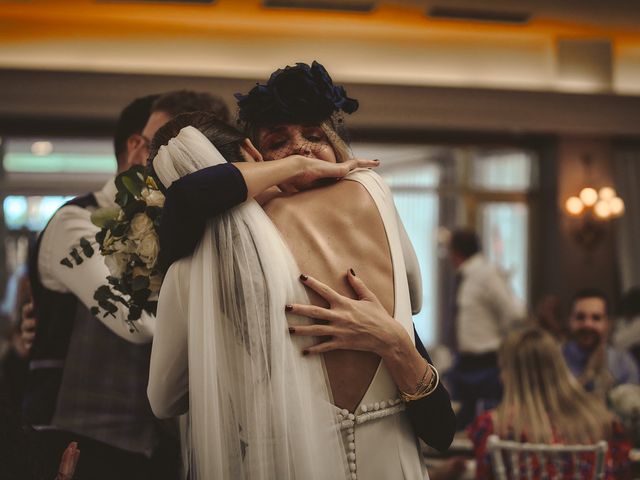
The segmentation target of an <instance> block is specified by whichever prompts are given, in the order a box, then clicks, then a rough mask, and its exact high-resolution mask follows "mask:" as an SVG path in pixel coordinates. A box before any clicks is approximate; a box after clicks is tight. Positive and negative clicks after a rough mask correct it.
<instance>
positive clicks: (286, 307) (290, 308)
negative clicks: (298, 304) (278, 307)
mask: <svg viewBox="0 0 640 480" xmlns="http://www.w3.org/2000/svg"><path fill="white" fill-rule="evenodd" d="M284 310H285V312H290V311H291V310H293V305H285V306H284Z"/></svg>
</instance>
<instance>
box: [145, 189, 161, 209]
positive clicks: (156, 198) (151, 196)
mask: <svg viewBox="0 0 640 480" xmlns="http://www.w3.org/2000/svg"><path fill="white" fill-rule="evenodd" d="M142 199H143V200H144V201H145V203H146V204H147V205H149V206H150V207H163V206H164V195H163V194H162V192H161V191H160V190H152V189H150V188H145V189H144V190H143V191H142Z"/></svg>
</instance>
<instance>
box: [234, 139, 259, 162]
mask: <svg viewBox="0 0 640 480" xmlns="http://www.w3.org/2000/svg"><path fill="white" fill-rule="evenodd" d="M240 152H241V153H242V156H243V157H244V159H245V161H247V162H264V159H263V158H262V154H261V153H260V152H259V151H258V149H257V148H256V147H254V146H253V143H251V140H249V139H248V138H245V139H244V141H243V142H242V145H240Z"/></svg>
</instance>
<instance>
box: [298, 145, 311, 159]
mask: <svg viewBox="0 0 640 480" xmlns="http://www.w3.org/2000/svg"><path fill="white" fill-rule="evenodd" d="M296 152H298V154H299V155H304V156H309V155H311V147H310V146H309V144H308V143H307V142H299V143H298V144H297V145H296Z"/></svg>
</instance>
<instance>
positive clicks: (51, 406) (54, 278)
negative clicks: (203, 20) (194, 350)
mask: <svg viewBox="0 0 640 480" xmlns="http://www.w3.org/2000/svg"><path fill="white" fill-rule="evenodd" d="M194 110H206V111H213V112H214V113H218V114H219V116H220V117H221V118H223V119H225V120H226V119H228V111H227V109H226V106H225V105H224V102H222V101H221V100H220V99H219V98H217V97H214V96H212V95H209V94H204V93H196V92H190V91H177V92H170V93H168V94H165V95H162V96H158V95H152V96H147V97H143V98H139V99H136V100H134V101H133V102H132V103H131V104H129V105H128V106H127V107H126V108H125V109H124V110H123V111H122V114H121V115H120V118H119V119H118V123H117V126H116V133H115V136H114V146H115V153H116V158H117V161H118V173H120V172H123V171H125V170H127V169H128V168H130V167H131V166H133V165H144V164H145V163H146V160H147V156H148V153H149V152H148V146H149V141H150V139H151V138H152V137H153V135H154V134H155V132H156V130H157V129H158V128H159V127H160V126H162V125H163V124H164V123H165V122H166V121H168V120H169V119H171V118H172V117H173V116H174V115H177V114H179V113H185V112H190V111H194ZM115 194H116V187H115V183H114V179H112V180H110V181H109V182H107V184H106V185H105V186H104V187H103V188H102V189H101V190H100V191H98V192H94V193H89V194H87V195H84V196H81V197H77V198H75V199H73V200H72V201H70V202H69V203H67V204H66V205H64V206H63V207H62V208H60V209H59V210H58V211H57V212H56V213H55V214H54V216H53V217H52V219H51V221H50V222H49V224H48V225H47V227H46V228H45V230H44V231H43V232H42V234H41V236H40V238H39V241H38V245H37V247H36V249H35V252H34V255H33V256H32V259H31V262H30V278H31V284H32V287H33V294H34V310H33V312H32V315H33V317H34V318H35V324H36V331H35V338H34V339H33V347H32V352H31V362H30V374H29V379H28V387H27V393H26V396H25V402H24V411H25V414H26V416H27V419H28V420H29V421H30V422H31V423H32V424H33V425H34V426H35V427H36V428H37V429H39V431H40V434H39V435H40V437H41V442H42V445H43V452H42V453H43V455H44V456H45V457H47V458H45V463H46V464H47V465H48V468H50V469H53V470H52V474H51V475H50V477H51V478H52V477H53V476H54V475H53V473H54V472H55V469H56V468H57V466H58V463H59V460H60V454H61V452H62V451H64V449H65V447H67V445H69V443H70V442H72V441H77V442H78V444H79V445H78V448H79V449H80V450H81V451H82V457H81V459H80V462H79V464H78V468H77V474H78V476H79V477H80V478H87V479H91V480H101V479H105V480H106V479H109V480H112V479H114V478H118V479H132V480H133V479H151V478H153V479H174V478H177V476H178V465H179V460H178V448H177V445H176V444H175V442H171V441H170V440H169V439H167V436H166V435H164V434H163V433H162V431H161V429H160V426H159V423H158V421H157V420H156V419H155V418H154V417H153V414H152V412H151V409H150V407H149V403H148V400H147V395H146V389H147V382H148V374H149V357H150V349H151V345H150V342H151V340H152V338H153V331H154V326H155V318H154V317H153V316H152V315H150V314H148V313H146V312H143V315H142V317H141V318H140V320H139V321H137V322H136V330H134V331H133V332H131V331H130V329H129V326H128V325H127V323H126V319H127V317H128V309H127V307H125V306H123V305H120V306H119V307H118V310H117V312H115V313H114V315H113V316H103V315H102V314H99V315H98V316H95V317H94V316H93V315H91V313H90V311H89V309H90V308H91V307H92V306H93V305H94V304H95V300H94V299H93V295H94V292H95V291H96V290H97V289H98V287H100V286H102V285H107V280H106V278H107V276H108V275H109V270H108V269H107V267H106V265H105V263H104V257H103V256H102V255H99V254H96V255H93V256H92V257H90V258H86V259H83V262H82V263H81V264H79V265H76V266H74V268H68V267H66V266H65V265H63V264H61V263H60V261H61V260H62V259H63V258H66V257H67V255H68V254H69V251H70V249H71V248H72V247H74V246H77V245H78V244H79V242H80V239H81V238H86V239H87V240H89V241H91V242H93V243H94V249H95V250H96V251H97V250H98V247H97V244H95V241H94V238H95V234H96V232H97V231H98V228H97V227H96V226H95V225H93V224H92V222H91V218H90V217H91V212H92V211H93V210H94V209H95V208H104V207H116V206H117V205H116V204H115ZM25 313H26V314H29V313H30V312H29V309H25ZM31 322H33V320H31ZM167 445H168V446H167ZM49 457H50V458H49Z"/></svg>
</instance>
